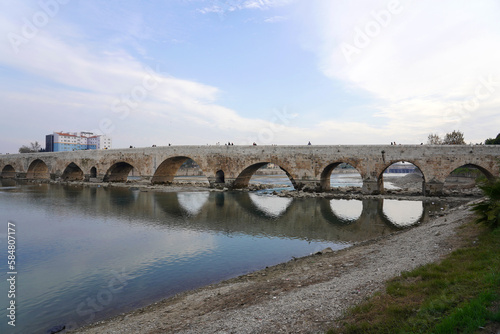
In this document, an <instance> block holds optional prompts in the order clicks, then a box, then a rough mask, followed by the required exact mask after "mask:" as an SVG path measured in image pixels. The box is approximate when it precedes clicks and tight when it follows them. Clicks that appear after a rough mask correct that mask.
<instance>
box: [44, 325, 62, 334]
mask: <svg viewBox="0 0 500 334" xmlns="http://www.w3.org/2000/svg"><path fill="white" fill-rule="evenodd" d="M65 329H66V326H65V325H58V326H54V327H51V328H49V329H47V331H46V332H45V333H46V334H56V333H60V332H62V331H63V330H65Z"/></svg>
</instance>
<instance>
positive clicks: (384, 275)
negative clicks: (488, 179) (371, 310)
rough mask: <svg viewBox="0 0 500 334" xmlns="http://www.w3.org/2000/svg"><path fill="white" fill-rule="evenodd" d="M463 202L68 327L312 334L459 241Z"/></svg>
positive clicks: (116, 330) (464, 209) (100, 330)
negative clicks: (413, 223)
mask: <svg viewBox="0 0 500 334" xmlns="http://www.w3.org/2000/svg"><path fill="white" fill-rule="evenodd" d="M472 218H473V216H472V214H471V213H470V212H469V211H468V205H467V204H464V205H460V206H458V207H455V208H453V209H450V210H448V211H447V212H445V213H444V214H443V215H442V216H440V217H436V218H435V219H433V220H431V221H430V222H428V223H425V224H422V225H420V226H417V227H414V228H412V229H408V230H404V231H401V232H397V233H394V234H391V235H389V236H386V237H384V238H380V239H377V240H372V241H369V242H365V243H361V244H358V245H355V246H353V247H350V248H348V249H345V250H342V251H338V252H331V251H329V250H326V251H324V252H322V254H315V255H311V256H308V257H304V258H299V259H295V260H292V261H289V262H287V263H283V264H280V265H277V266H273V267H269V268H266V269H264V270H261V271H257V272H254V273H251V274H249V275H243V276H240V277H237V278H234V279H231V280H228V281H224V282H221V283H218V284H213V285H210V286H207V287H204V288H201V289H198V290H195V291H189V292H186V293H182V294H179V295H177V296H175V297H173V298H169V299H166V300H164V301H161V302H158V303H155V304H153V305H150V306H148V307H146V308H143V309H140V310H137V311H134V312H131V313H128V314H123V315H120V316H117V317H115V318H113V319H110V320H108V321H104V322H100V323H97V324H94V325H91V326H89V327H86V328H81V329H79V330H76V331H73V333H137V332H140V333H236V332H237V333H313V332H318V331H319V332H321V331H325V330H327V329H328V328H331V327H334V326H335V319H338V318H339V317H341V316H342V313H343V312H344V311H345V310H346V309H347V308H349V307H350V306H353V305H355V304H357V303H359V302H360V301H361V300H363V299H364V298H365V297H367V296H369V295H371V294H373V293H374V292H375V291H377V290H378V289H380V288H381V287H383V284H384V282H385V281H386V280H387V279H389V278H391V277H394V276H397V275H399V274H400V273H401V272H402V271H407V270H411V269H413V268H415V267H417V266H420V265H422V264H426V263H430V262H434V261H438V260H439V259H441V258H442V257H443V256H444V255H446V254H448V253H450V252H451V251H452V250H454V249H456V248H458V247H460V245H461V242H460V239H459V238H457V228H459V227H460V226H461V225H463V224H464V223H466V222H469V221H470V220H472Z"/></svg>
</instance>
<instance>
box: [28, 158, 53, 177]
mask: <svg viewBox="0 0 500 334" xmlns="http://www.w3.org/2000/svg"><path fill="white" fill-rule="evenodd" d="M26 178H27V179H31V180H48V179H50V173H49V167H48V166H47V164H46V163H45V162H43V161H42V160H40V159H36V160H34V161H33V162H31V164H30V166H29V167H28V172H27V174H26Z"/></svg>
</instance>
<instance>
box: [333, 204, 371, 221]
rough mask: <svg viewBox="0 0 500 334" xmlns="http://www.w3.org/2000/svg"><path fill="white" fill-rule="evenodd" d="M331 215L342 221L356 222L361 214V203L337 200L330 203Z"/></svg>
mask: <svg viewBox="0 0 500 334" xmlns="http://www.w3.org/2000/svg"><path fill="white" fill-rule="evenodd" d="M330 207H331V208H332V211H333V214H334V215H336V216H337V217H338V218H340V219H341V220H344V221H356V220H358V219H359V218H360V217H361V214H362V213H363V202H362V201H360V200H356V199H353V200H347V199H337V200H331V201H330Z"/></svg>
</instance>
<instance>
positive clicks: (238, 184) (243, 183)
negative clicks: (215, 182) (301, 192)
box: [233, 161, 297, 189]
mask: <svg viewBox="0 0 500 334" xmlns="http://www.w3.org/2000/svg"><path fill="white" fill-rule="evenodd" d="M268 163H271V162H270V161H266V162H257V163H254V164H253V165H250V166H248V167H246V168H245V169H244V170H243V171H241V173H239V175H238V176H237V177H236V179H235V180H234V184H233V188H236V189H240V188H246V187H248V184H249V182H250V179H251V178H252V175H253V174H255V172H256V171H257V170H259V168H261V167H263V166H265V165H267V164H268ZM273 163H274V162H273ZM274 164H275V165H278V166H279V168H280V169H281V170H282V171H283V172H285V174H286V176H288V178H289V179H290V182H292V185H293V187H294V188H295V189H297V183H296V182H295V179H294V178H293V176H292V175H291V174H290V173H289V172H288V171H287V170H286V169H284V168H283V167H281V166H280V165H279V164H276V163H274Z"/></svg>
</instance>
